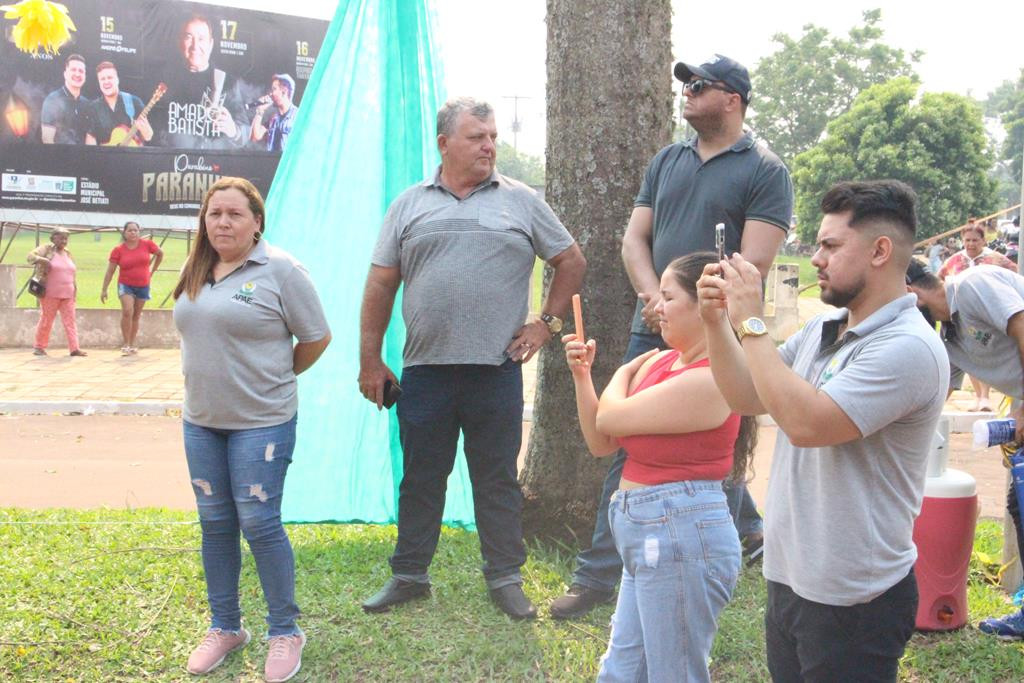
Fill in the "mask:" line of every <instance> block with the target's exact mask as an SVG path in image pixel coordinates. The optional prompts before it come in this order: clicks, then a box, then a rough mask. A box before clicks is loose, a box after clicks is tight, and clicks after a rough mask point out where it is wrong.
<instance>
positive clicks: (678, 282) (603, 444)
mask: <svg viewBox="0 0 1024 683" xmlns="http://www.w3.org/2000/svg"><path fill="white" fill-rule="evenodd" d="M717 261H718V257H717V255H716V254H714V253H712V252H700V253H695V254H690V255H688V256H684V257H682V258H678V259H676V260H674V261H673V262H672V263H670V264H669V266H668V267H667V268H666V269H665V272H664V274H663V275H662V278H661V296H662V300H661V303H659V304H658V306H657V308H656V309H655V310H656V312H657V313H658V316H659V318H660V320H661V333H662V337H663V339H664V340H665V343H666V345H667V346H668V347H669V348H668V350H666V351H651V352H649V353H647V354H644V355H642V356H640V357H638V358H636V359H634V360H632V361H630V362H628V363H626V364H625V365H623V366H622V367H620V368H619V369H618V370H617V371H616V372H615V374H614V375H613V376H612V379H611V381H609V383H608V386H607V387H605V390H604V392H603V393H602V394H601V396H600V398H598V395H597V391H596V389H595V388H594V383H593V380H592V379H591V375H590V368H591V366H592V364H593V361H594V356H595V353H596V343H595V342H594V340H593V339H591V340H589V341H587V342H586V344H585V345H584V343H583V342H582V341H578V340H577V339H576V337H575V335H566V336H565V337H563V338H562V341H563V342H564V343H565V354H566V360H567V361H568V364H569V368H570V369H571V371H572V376H573V381H574V383H575V388H576V406H577V412H578V415H579V420H580V427H581V428H582V431H583V436H584V438H585V439H586V442H587V446H588V448H589V449H590V452H591V454H593V455H594V456H595V457H600V456H605V455H610V454H612V453H614V452H615V451H616V450H617V449H618V448H620V447H622V448H624V449H625V450H626V462H625V465H624V467H623V471H622V480H621V482H620V484H619V490H618V491H617V492H616V493H615V495H614V496H612V500H611V504H610V505H609V512H608V514H609V520H610V522H611V527H612V534H613V536H614V538H615V545H616V548H617V549H618V551H619V554H620V556H621V557H622V561H623V574H622V585H621V588H620V589H619V597H618V602H617V604H616V608H615V616H614V617H613V618H612V633H611V639H610V642H609V644H608V651H607V653H606V654H605V656H604V657H602V659H601V669H600V673H599V675H598V680H599V681H601V680H639V679H640V678H641V675H642V674H643V673H644V671H646V678H647V679H648V680H687V681H709V680H710V676H709V673H708V668H707V660H708V656H709V654H710V652H711V645H712V642H713V641H714V637H715V632H716V630H717V619H718V614H719V612H721V610H722V608H723V607H724V606H725V604H726V603H727V602H728V601H729V598H730V597H731V595H732V591H733V588H734V587H735V585H736V579H737V575H738V573H739V566H740V542H739V537H738V535H737V533H736V529H735V527H734V526H733V522H732V518H731V517H730V516H729V511H728V507H727V505H726V501H725V494H724V493H722V488H721V483H722V480H723V479H724V478H725V477H727V476H733V477H742V476H743V475H744V472H745V470H746V464H747V461H748V458H749V457H750V454H751V452H752V451H753V446H754V442H755V440H756V433H757V425H756V422H755V421H754V418H752V417H750V418H742V420H741V418H740V416H738V415H736V414H735V413H732V412H730V410H729V406H728V405H727V404H726V402H725V398H724V397H723V396H722V394H721V392H720V391H719V390H718V387H717V386H716V385H715V381H714V378H713V377H712V375H711V369H710V367H709V365H708V358H707V345H706V342H705V339H704V329H703V326H702V324H701V320H700V316H699V314H698V305H697V279H698V278H699V277H700V276H701V274H702V272H703V270H704V266H705V265H707V264H709V263H716V262H717Z"/></svg>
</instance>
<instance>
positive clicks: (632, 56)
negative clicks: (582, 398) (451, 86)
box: [521, 0, 672, 543]
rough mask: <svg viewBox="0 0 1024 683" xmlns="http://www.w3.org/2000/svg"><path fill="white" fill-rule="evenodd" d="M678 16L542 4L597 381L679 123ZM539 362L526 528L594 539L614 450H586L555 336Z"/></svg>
mask: <svg viewBox="0 0 1024 683" xmlns="http://www.w3.org/2000/svg"><path fill="white" fill-rule="evenodd" d="M671 19H672V10H671V6H670V3H669V0H644V1H643V2H636V1H635V0H603V1H602V2H590V1H588V0H548V3H547V24H548V40H547V50H548V58H547V130H548V135H547V154H546V156H547V186H546V199H547V201H548V203H549V204H550V205H551V207H552V208H553V209H554V211H555V213H556V214H557V215H558V216H559V218H561V220H562V222H563V223H564V224H565V226H566V227H567V228H568V229H569V231H570V232H571V233H572V235H573V237H575V238H576V241H577V242H578V243H579V245H580V247H581V249H582V250H583V253H584V254H585V255H586V257H587V262H588V268H587V276H586V279H585V281H584V284H583V291H582V293H581V298H582V300H583V317H584V328H585V331H586V333H587V337H588V338H592V339H596V340H597V345H598V347H597V348H598V351H597V361H596V363H595V366H594V368H593V373H594V383H595V386H597V387H598V389H599V390H600V389H601V388H603V387H604V385H605V384H607V382H608V379H609V378H610V377H611V374H612V373H613V372H614V371H615V369H616V368H617V367H618V366H619V364H620V363H621V361H622V355H623V353H624V352H625V349H626V344H627V342H628V338H629V323H630V319H631V316H632V313H633V307H634V305H635V303H636V294H635V293H634V292H633V288H632V287H631V285H630V284H629V280H628V278H627V277H626V272H625V269H624V267H623V265H622V257H621V248H622V235H623V232H624V231H625V227H626V224H627V222H628V220H629V215H630V213H631V212H632V210H633V200H634V199H635V197H636V193H637V190H638V189H639V188H640V182H641V179H642V177H643V173H644V170H645V169H646V167H647V163H648V162H649V161H650V159H651V157H652V156H653V155H654V154H655V153H656V152H657V151H658V150H659V149H661V148H662V147H664V146H665V145H667V144H668V143H669V142H670V138H671V133H672V88H671V78H672V75H671V73H672V45H671V35H670V34H671ZM550 277H551V271H550V269H547V271H546V272H545V277H544V289H545V292H546V291H547V287H548V285H549V284H550ZM564 313H566V314H567V315H566V318H567V324H566V329H565V331H566V332H571V331H572V327H573V326H572V323H571V321H572V315H571V313H569V312H567V311H566V312H564ZM538 365H539V367H538V377H537V392H536V399H535V404H534V413H533V426H532V430H531V435H530V444H529V449H528V451H527V456H526V464H525V467H524V469H523V472H522V475H521V483H522V485H523V493H524V495H525V497H526V502H525V506H524V514H523V525H524V529H525V531H526V533H527V535H529V536H534V537H537V536H540V537H548V538H559V539H569V538H572V537H573V536H575V537H576V538H578V539H579V540H580V541H581V542H584V543H588V542H589V539H590V534H591V532H592V530H593V524H594V515H595V513H596V510H597V505H598V497H599V495H600V492H601V483H602V481H603V480H604V476H605V473H606V471H607V469H608V463H609V462H610V458H603V459H596V458H594V457H592V456H591V455H590V453H589V452H588V451H587V447H586V444H585V443H584V441H583V435H582V433H581V432H580V429H579V421H578V419H577V416H576V400H575V395H574V391H573V383H572V378H571V376H570V374H569V370H568V368H567V367H566V363H565V356H564V353H563V350H562V345H561V343H560V341H558V340H552V342H551V343H548V344H547V345H545V347H544V349H543V350H542V351H541V355H540V359H539V363H538Z"/></svg>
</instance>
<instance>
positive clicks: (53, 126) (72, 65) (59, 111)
mask: <svg viewBox="0 0 1024 683" xmlns="http://www.w3.org/2000/svg"><path fill="white" fill-rule="evenodd" d="M84 85H85V57H83V56H82V55H80V54H70V55H68V56H67V58H65V59H64V85H62V86H61V87H60V88H59V89H57V90H54V91H53V92H52V93H50V94H49V95H47V96H46V99H45V100H43V109H42V112H41V114H40V121H41V125H40V127H39V128H40V137H41V139H42V141H43V142H44V143H46V144H48V145H52V144H54V143H56V144H58V145H81V144H84V143H85V136H86V134H87V133H88V132H89V130H90V129H91V128H92V125H93V123H92V102H90V101H89V100H88V99H86V98H84V97H82V86H84Z"/></svg>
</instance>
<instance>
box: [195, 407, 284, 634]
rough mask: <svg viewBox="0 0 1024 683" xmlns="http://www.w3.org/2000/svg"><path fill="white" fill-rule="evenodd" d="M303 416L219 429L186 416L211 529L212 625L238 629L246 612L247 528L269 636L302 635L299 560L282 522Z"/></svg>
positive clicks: (202, 513)
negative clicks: (241, 594) (242, 592)
mask: <svg viewBox="0 0 1024 683" xmlns="http://www.w3.org/2000/svg"><path fill="white" fill-rule="evenodd" d="M295 424H296V417H293V418H292V419H291V420H289V421H288V422H285V423H284V424H280V425H277V426H274V427H262V428H258V429H237V430H236V429H212V428H209V427H200V426H198V425H194V424H191V423H189V422H185V457H186V459H187V460H188V472H189V478H190V479H191V480H192V489H193V491H194V492H195V494H196V506H197V507H198V508H199V524H200V526H201V527H202V531H203V570H204V571H205V573H206V596H207V599H208V600H209V603H210V612H211V620H210V627H211V628H219V629H223V630H225V631H238V629H239V628H241V625H242V610H241V607H240V605H239V602H238V577H239V574H240V572H241V569H242V551H241V546H240V544H239V535H240V534H239V532H241V534H244V535H245V540H246V541H247V542H248V543H249V549H250V550H251V551H252V554H253V557H254V558H255V560H256V571H257V572H258V573H259V576H260V584H261V585H262V586H263V597H264V598H265V599H266V601H267V613H268V614H267V625H268V627H269V635H271V636H281V635H292V634H296V633H299V627H298V626H297V625H296V623H295V619H296V617H298V616H299V607H298V605H296V604H295V558H294V556H293V555H292V545H291V543H290V542H289V541H288V534H286V533H285V531H284V527H283V526H282V525H281V494H282V492H283V489H284V475H285V473H286V472H287V471H288V465H289V464H291V461H292V451H293V450H294V449H295Z"/></svg>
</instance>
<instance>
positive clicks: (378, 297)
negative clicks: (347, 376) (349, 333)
mask: <svg viewBox="0 0 1024 683" xmlns="http://www.w3.org/2000/svg"><path fill="white" fill-rule="evenodd" d="M401 281H402V274H401V271H400V270H399V269H398V268H397V267H394V268H386V267H384V266H377V265H371V266H370V273H369V275H367V276H366V287H365V289H364V290H363V306H362V310H361V311H360V314H359V391H360V392H361V393H362V394H363V396H364V397H365V398H366V400H367V401H370V402H371V403H376V404H377V410H380V409H381V408H383V406H384V382H385V380H388V379H390V380H391V381H393V382H395V381H397V380H398V378H397V377H395V373H393V372H392V371H391V369H390V368H388V366H386V365H385V364H384V361H383V360H382V359H381V356H380V354H381V346H382V344H383V343H384V333H385V332H386V331H387V329H388V323H389V322H390V321H391V308H392V306H394V303H395V293H396V292H397V291H398V285H399V284H400V283H401Z"/></svg>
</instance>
